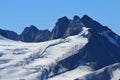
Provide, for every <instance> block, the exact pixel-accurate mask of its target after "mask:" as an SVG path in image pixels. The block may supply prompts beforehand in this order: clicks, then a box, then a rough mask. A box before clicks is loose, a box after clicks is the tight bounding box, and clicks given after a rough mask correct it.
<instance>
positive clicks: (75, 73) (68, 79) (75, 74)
mask: <svg viewBox="0 0 120 80" xmlns="http://www.w3.org/2000/svg"><path fill="white" fill-rule="evenodd" d="M91 72H92V69H91V68H90V67H88V66H79V67H78V68H76V69H74V70H71V71H67V72H65V73H63V74H60V75H58V76H55V77H52V78H50V79H48V80H74V79H77V78H79V77H82V76H85V75H87V74H89V73H91Z"/></svg>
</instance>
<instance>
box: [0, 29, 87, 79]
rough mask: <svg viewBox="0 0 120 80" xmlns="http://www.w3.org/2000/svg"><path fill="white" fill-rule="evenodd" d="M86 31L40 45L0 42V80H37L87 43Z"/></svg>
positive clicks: (4, 40)
mask: <svg viewBox="0 0 120 80" xmlns="http://www.w3.org/2000/svg"><path fill="white" fill-rule="evenodd" d="M87 33H88V32H87V29H85V28H84V29H83V31H82V32H81V33H80V34H78V35H75V36H70V37H68V38H65V39H57V40H51V41H46V42H41V43H24V42H20V41H12V40H8V39H5V38H4V39H0V55H1V56H0V80H10V79H11V80H20V79H25V80H41V79H42V78H46V77H45V76H44V77H43V74H46V73H45V70H47V71H49V69H50V67H51V66H54V65H56V64H57V62H58V61H60V60H63V59H65V58H67V57H69V56H72V55H74V54H76V53H77V52H78V50H80V49H81V48H82V47H84V46H85V45H86V44H87V43H88V39H87V38H86V36H85V35H86V34H87Z"/></svg>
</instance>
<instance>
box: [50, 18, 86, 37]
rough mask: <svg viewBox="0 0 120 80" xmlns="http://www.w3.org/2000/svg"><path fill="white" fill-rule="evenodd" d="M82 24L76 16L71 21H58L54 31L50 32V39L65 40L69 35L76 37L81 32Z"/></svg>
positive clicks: (66, 19) (65, 19) (61, 19)
mask: <svg viewBox="0 0 120 80" xmlns="http://www.w3.org/2000/svg"><path fill="white" fill-rule="evenodd" d="M83 26H84V24H83V23H82V22H81V20H80V18H79V17H78V16H74V18H73V20H69V19H68V18H67V17H62V18H60V19H58V22H57V23H56V25H55V27H54V29H53V30H52V35H51V39H58V38H65V37H68V36H71V35H77V34H78V33H80V32H81V31H82V27H83Z"/></svg>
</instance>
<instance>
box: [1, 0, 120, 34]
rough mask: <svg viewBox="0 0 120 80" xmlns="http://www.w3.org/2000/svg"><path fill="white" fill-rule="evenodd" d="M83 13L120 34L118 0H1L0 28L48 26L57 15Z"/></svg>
mask: <svg viewBox="0 0 120 80" xmlns="http://www.w3.org/2000/svg"><path fill="white" fill-rule="evenodd" d="M84 14H87V15H89V16H90V17H92V18H93V19H95V20H97V21H98V22H100V23H102V24H103V25H107V26H109V28H111V29H112V30H113V31H115V32H116V33H118V34H119V35H120V0H0V28H2V29H9V30H13V31H16V32H17V33H21V32H22V30H23V29H24V28H25V27H26V26H30V25H35V26H37V27H38V28H39V29H50V30H51V29H52V28H53V27H54V25H55V23H56V21H57V19H58V18H60V17H63V16H67V17H68V18H70V19H72V18H73V16H74V15H78V16H80V17H82V16H83V15H84Z"/></svg>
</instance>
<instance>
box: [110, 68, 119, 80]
mask: <svg viewBox="0 0 120 80" xmlns="http://www.w3.org/2000/svg"><path fill="white" fill-rule="evenodd" d="M112 74H113V77H112V79H111V80H120V69H117V70H116V71H114V72H113V73H112Z"/></svg>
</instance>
